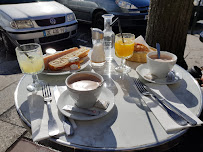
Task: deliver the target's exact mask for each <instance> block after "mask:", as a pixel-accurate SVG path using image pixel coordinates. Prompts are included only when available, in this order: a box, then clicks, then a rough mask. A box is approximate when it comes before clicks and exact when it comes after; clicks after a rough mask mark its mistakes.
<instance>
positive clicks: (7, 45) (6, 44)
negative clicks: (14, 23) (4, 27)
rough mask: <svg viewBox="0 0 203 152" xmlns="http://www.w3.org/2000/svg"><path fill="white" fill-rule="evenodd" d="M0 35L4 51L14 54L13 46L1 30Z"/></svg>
mask: <svg viewBox="0 0 203 152" xmlns="http://www.w3.org/2000/svg"><path fill="white" fill-rule="evenodd" d="M1 37H2V41H3V45H4V47H5V49H6V51H7V52H8V53H10V54H15V46H14V45H13V43H12V42H11V41H10V39H9V38H8V37H7V36H6V35H5V34H4V33H3V32H1Z"/></svg>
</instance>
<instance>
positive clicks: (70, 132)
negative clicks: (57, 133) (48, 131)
mask: <svg viewBox="0 0 203 152" xmlns="http://www.w3.org/2000/svg"><path fill="white" fill-rule="evenodd" d="M59 96H60V92H59V90H58V87H57V86H55V87H54V97H55V101H56V103H57V102H58V98H59ZM61 117H62V120H63V128H64V130H65V133H66V135H67V136H72V135H73V134H74V129H73V126H72V124H71V122H70V121H69V120H68V118H65V117H64V116H63V115H61Z"/></svg>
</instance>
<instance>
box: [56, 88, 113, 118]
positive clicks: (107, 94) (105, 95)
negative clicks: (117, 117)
mask: <svg viewBox="0 0 203 152" xmlns="http://www.w3.org/2000/svg"><path fill="white" fill-rule="evenodd" d="M99 99H101V100H105V101H109V106H108V108H107V109H106V110H104V109H99V108H95V107H93V108H92V109H96V110H99V111H100V113H99V115H97V116H90V115H86V114H82V113H78V112H70V111H66V110H63V109H62V108H63V107H64V106H65V105H72V106H75V101H74V100H73V99H72V98H71V96H70V95H69V92H68V90H66V91H64V92H63V93H62V94H61V95H60V97H59V99H58V102H57V107H58V109H59V111H60V112H61V113H62V114H63V115H64V116H66V117H70V118H72V119H75V120H94V119H98V118H100V117H103V116H105V115H106V114H107V113H109V112H110V111H111V110H112V108H113V107H114V95H113V93H112V92H111V91H110V90H109V89H107V88H105V87H103V88H102V92H101V95H100V96H99Z"/></svg>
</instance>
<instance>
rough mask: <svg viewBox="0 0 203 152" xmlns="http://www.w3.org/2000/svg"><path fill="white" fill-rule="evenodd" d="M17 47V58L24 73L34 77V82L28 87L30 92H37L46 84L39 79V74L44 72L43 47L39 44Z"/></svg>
mask: <svg viewBox="0 0 203 152" xmlns="http://www.w3.org/2000/svg"><path fill="white" fill-rule="evenodd" d="M21 48H22V49H23V50H21V49H20V48H18V47H16V49H15V50H16V56H17V59H18V63H19V65H20V69H21V71H22V73H25V74H30V75H32V78H33V82H32V83H31V84H30V85H28V86H27V90H28V91H35V90H38V89H40V88H41V86H42V85H43V84H44V82H43V81H42V80H39V79H38V76H37V74H38V73H41V72H42V71H43V70H44V60H43V54H42V49H41V46H40V45H39V44H37V43H30V44H23V45H21Z"/></svg>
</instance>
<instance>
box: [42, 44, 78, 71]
mask: <svg viewBox="0 0 203 152" xmlns="http://www.w3.org/2000/svg"><path fill="white" fill-rule="evenodd" d="M75 50H78V48H77V47H73V48H70V49H67V50H64V51H61V52H57V53H55V54H52V55H48V56H45V57H44V66H45V67H44V69H45V70H47V69H48V67H49V62H50V61H52V60H55V59H57V58H59V57H61V56H63V55H66V54H68V53H71V52H73V51H75Z"/></svg>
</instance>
